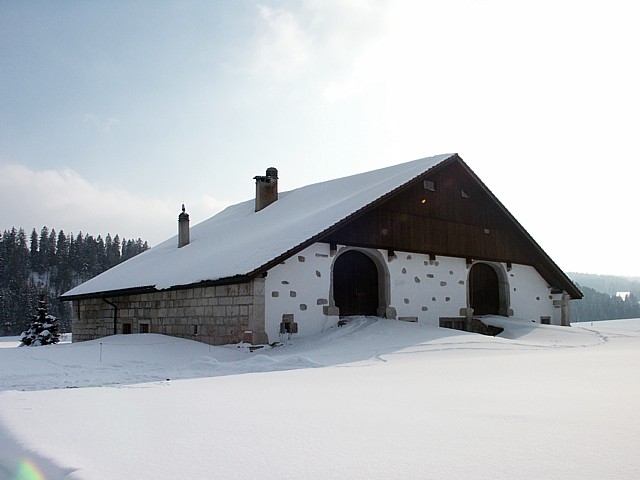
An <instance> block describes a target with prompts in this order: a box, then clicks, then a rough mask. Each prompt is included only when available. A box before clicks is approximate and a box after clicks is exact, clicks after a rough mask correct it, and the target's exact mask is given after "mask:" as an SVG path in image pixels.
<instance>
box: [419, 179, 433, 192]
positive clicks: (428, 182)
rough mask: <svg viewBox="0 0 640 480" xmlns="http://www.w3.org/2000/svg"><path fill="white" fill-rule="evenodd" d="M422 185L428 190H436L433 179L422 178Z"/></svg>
mask: <svg viewBox="0 0 640 480" xmlns="http://www.w3.org/2000/svg"><path fill="white" fill-rule="evenodd" d="M422 187H423V188H424V189H425V190H428V191H430V192H435V191H436V182H434V181H433V180H424V181H423V182H422Z"/></svg>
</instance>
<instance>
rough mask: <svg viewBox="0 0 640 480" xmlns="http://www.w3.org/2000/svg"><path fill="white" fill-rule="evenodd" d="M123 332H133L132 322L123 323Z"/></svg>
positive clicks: (125, 333) (128, 333) (126, 333)
mask: <svg viewBox="0 0 640 480" xmlns="http://www.w3.org/2000/svg"><path fill="white" fill-rule="evenodd" d="M122 334H123V335H130V334H131V324H130V323H123V324H122Z"/></svg>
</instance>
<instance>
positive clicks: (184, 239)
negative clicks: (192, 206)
mask: <svg viewBox="0 0 640 480" xmlns="http://www.w3.org/2000/svg"><path fill="white" fill-rule="evenodd" d="M185 245H189V214H188V213H187V212H185V209H184V203H183V204H182V213H181V214H180V215H178V248H182V247H184V246H185Z"/></svg>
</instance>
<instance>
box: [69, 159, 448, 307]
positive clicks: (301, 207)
mask: <svg viewBox="0 0 640 480" xmlns="http://www.w3.org/2000/svg"><path fill="white" fill-rule="evenodd" d="M453 160H460V159H459V157H458V156H457V155H456V154H445V155H437V156H434V157H428V158H422V159H419V160H414V161H412V162H408V163H403V164H400V165H395V166H392V167H387V168H382V169H379V170H373V171H371V172H366V173H361V174H358V175H352V176H349V177H343V178H338V179H336V180H330V181H327V182H322V183H316V184H313V185H308V186H305V187H301V188H298V189H296V190H291V191H289V192H284V193H280V195H279V197H278V201H276V202H274V203H273V204H271V205H269V206H268V207H267V208H265V209H263V210H261V211H259V212H254V200H253V199H252V200H249V201H246V202H242V203H239V204H237V205H233V206H230V207H228V208H227V209H225V210H223V211H222V212H220V213H218V214H217V215H215V216H213V217H211V218H209V219H208V220H205V221H204V222H202V223H200V224H198V225H195V226H194V227H193V228H192V229H191V234H190V237H191V242H190V243H189V245H186V246H184V247H182V248H177V238H176V237H175V236H174V237H172V238H170V239H169V240H167V241H165V242H163V243H161V244H160V245H158V246H156V247H154V248H152V249H151V250H148V251H146V252H144V253H142V254H140V255H138V256H136V257H134V258H132V259H130V260H127V261H126V262H124V263H121V264H120V265H117V266H116V267H114V268H112V269H110V270H107V271H106V272H104V273H102V274H100V275H98V276H97V277H95V278H93V279H91V280H89V281H87V282H85V283H83V284H81V285H79V286H77V287H75V288H74V289H72V290H70V291H68V292H66V293H65V294H64V295H62V299H65V300H71V299H74V298H79V297H92V296H105V295H109V294H115V293H124V292H130V291H146V290H150V291H152V290H164V289H168V288H175V287H180V286H186V285H193V284H198V283H201V282H216V281H224V280H232V279H234V278H237V279H243V278H250V277H251V276H252V275H255V274H256V273H257V272H260V271H262V270H264V269H265V268H266V266H268V265H271V264H273V263H274V262H277V261H278V260H279V259H280V258H283V257H284V256H286V255H287V253H290V252H292V251H294V250H296V249H297V248H299V247H301V246H303V245H306V244H307V243H310V241H312V240H313V239H314V238H316V237H318V236H319V235H320V234H322V233H323V232H326V231H328V230H329V229H331V228H332V227H334V226H336V225H338V224H339V223H341V222H343V221H345V219H349V218H351V217H353V216H354V215H357V213H358V212H360V211H362V210H363V209H366V208H367V207H368V206H370V205H371V204H373V203H374V202H376V201H379V200H380V199H382V198H384V197H386V196H387V195H389V194H391V193H393V192H394V191H396V190H398V189H400V188H402V187H403V186H405V185H406V184H408V183H409V182H411V180H413V179H415V178H416V177H419V176H421V175H422V174H423V173H425V172H427V171H428V170H430V169H432V168H434V167H435V166H438V165H442V164H444V163H446V162H447V161H453Z"/></svg>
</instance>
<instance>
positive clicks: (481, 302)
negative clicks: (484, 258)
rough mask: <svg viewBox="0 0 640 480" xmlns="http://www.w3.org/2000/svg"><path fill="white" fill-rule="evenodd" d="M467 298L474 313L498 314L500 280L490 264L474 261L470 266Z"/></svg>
mask: <svg viewBox="0 0 640 480" xmlns="http://www.w3.org/2000/svg"><path fill="white" fill-rule="evenodd" d="M469 300H470V304H471V305H470V306H471V308H473V311H474V314H475V315H499V314H500V282H499V281H498V274H497V273H496V271H495V270H494V269H493V267H492V266H491V265H487V264H486V263H476V264H475V265H473V266H472V267H471V271H470V272H469Z"/></svg>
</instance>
